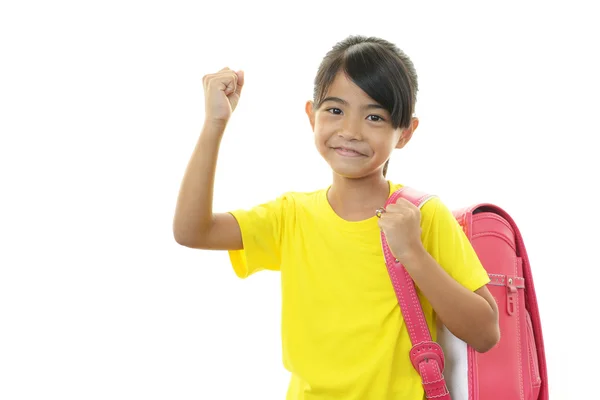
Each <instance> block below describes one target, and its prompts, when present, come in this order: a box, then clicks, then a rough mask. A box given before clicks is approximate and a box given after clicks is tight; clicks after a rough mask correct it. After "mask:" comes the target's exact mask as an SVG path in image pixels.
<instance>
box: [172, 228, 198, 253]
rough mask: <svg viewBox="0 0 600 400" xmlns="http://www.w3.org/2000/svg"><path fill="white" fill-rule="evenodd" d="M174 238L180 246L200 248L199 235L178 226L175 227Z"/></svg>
mask: <svg viewBox="0 0 600 400" xmlns="http://www.w3.org/2000/svg"><path fill="white" fill-rule="evenodd" d="M173 239H175V242H176V243H177V244H179V245H180V246H184V247H189V248H192V249H194V248H198V247H199V245H200V244H199V243H200V241H199V240H198V239H199V238H198V237H197V235H191V234H190V233H189V232H187V231H185V230H182V229H178V228H177V227H173Z"/></svg>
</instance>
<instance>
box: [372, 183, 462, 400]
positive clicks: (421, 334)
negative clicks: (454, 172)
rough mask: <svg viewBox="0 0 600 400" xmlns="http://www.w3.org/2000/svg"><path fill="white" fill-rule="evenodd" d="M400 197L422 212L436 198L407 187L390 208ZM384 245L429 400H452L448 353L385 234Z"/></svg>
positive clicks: (412, 354)
mask: <svg viewBox="0 0 600 400" xmlns="http://www.w3.org/2000/svg"><path fill="white" fill-rule="evenodd" d="M400 197H402V198H404V199H406V200H408V201H410V202H411V203H413V204H414V205H415V206H417V207H419V208H421V206H422V205H423V204H425V202H427V200H429V199H431V198H432V197H433V196H430V195H427V194H424V193H420V192H418V191H416V190H414V189H411V188H407V187H403V188H401V189H399V190H398V191H396V192H395V193H393V194H392V195H391V196H390V197H389V199H388V201H387V202H386V204H385V205H386V207H387V206H388V205H389V204H393V203H396V200H397V199H398V198H400ZM381 243H382V246H383V254H384V256H385V264H386V266H387V269H388V272H389V275H390V279H391V280H392V285H393V286H394V291H395V292H396V297H397V298H398V304H400V310H401V311H402V316H403V318H404V323H405V324H406V329H407V330H408V334H409V336H410V341H411V343H412V345H413V347H412V349H411V351H410V360H411V362H412V364H413V366H414V367H415V369H416V370H417V372H418V373H419V375H420V376H421V381H422V382H423V388H424V389H425V395H426V397H427V398H428V399H436V400H451V398H450V393H449V392H448V388H447V387H446V381H445V380H444V375H443V371H444V352H443V350H442V347H441V346H440V345H439V344H438V343H435V342H434V341H433V340H432V338H431V333H430V331H429V327H428V326H427V321H426V320H425V316H424V314H423V309H422V307H421V303H420V302H419V297H418V296H417V291H416V289H415V285H414V282H413V280H412V278H411V277H410V275H409V274H408V272H407V271H406V269H405V268H404V266H403V265H402V264H401V263H400V262H399V261H398V260H396V259H395V258H394V256H393V255H392V252H391V251H390V247H389V246H388V243H387V240H386V238H385V235H384V233H383V232H381Z"/></svg>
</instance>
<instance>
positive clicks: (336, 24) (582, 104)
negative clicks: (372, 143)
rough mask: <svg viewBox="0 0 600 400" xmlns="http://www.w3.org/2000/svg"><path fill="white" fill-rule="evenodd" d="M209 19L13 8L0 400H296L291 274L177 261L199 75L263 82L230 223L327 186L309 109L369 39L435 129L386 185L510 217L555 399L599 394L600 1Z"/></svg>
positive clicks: (5, 17) (9, 6) (423, 129)
mask: <svg viewBox="0 0 600 400" xmlns="http://www.w3.org/2000/svg"><path fill="white" fill-rule="evenodd" d="M201 3H202V2H186V3H184V2H173V1H170V2H166V1H164V2H155V1H152V2H141V1H140V2H134V1H103V2H76V1H71V2H66V1H55V2H41V1H39V2H32V1H29V2H28V1H19V2H17V1H12V2H8V1H6V2H3V3H2V6H0V57H1V62H0V124H1V125H0V130H1V134H2V135H1V142H0V167H1V169H0V174H1V191H2V192H1V193H2V195H1V197H0V204H1V207H0V218H1V219H0V268H1V270H0V274H1V275H0V399H3V400H17V399H36V400H37V399H50V398H57V399H58V398H60V399H63V400H66V399H78V400H79V399H114V400H116V399H128V400H129V399H145V400H149V399H238V398H244V399H283V398H284V395H285V391H286V388H287V383H288V374H287V372H286V371H285V370H284V369H283V366H282V363H281V350H280V346H281V345H280V336H279V323H280V317H279V301H280V294H279V285H278V284H279V281H278V278H279V276H278V274H277V273H272V272H264V273H260V274H257V275H255V276H252V277H251V278H249V279H247V280H240V279H238V278H236V277H235V275H234V273H233V271H232V270H231V268H230V266H229V260H228V257H227V254H226V253H222V252H207V251H199V250H191V249H187V248H184V247H181V246H179V245H177V244H176V243H175V241H174V240H173V236H172V229H171V227H172V226H171V224H172V218H173V213H174V207H175V201H176V198H177V194H178V190H179V185H180V182H181V178H182V176H183V173H184V170H185V167H186V165H187V162H188V159H189V156H190V155H191V152H192V149H193V147H194V145H195V142H196V140H197V138H198V134H199V131H200V128H201V126H202V121H203V112H204V98H203V88H202V79H201V78H202V76H203V75H204V74H208V73H213V72H216V71H217V70H219V69H221V68H223V67H225V66H228V67H230V68H234V69H244V70H245V73H246V85H245V88H244V92H243V93H242V99H241V102H240V104H239V107H238V109H237V110H236V111H235V113H234V115H233V118H232V120H231V123H230V125H229V127H228V129H227V132H226V135H225V138H224V140H223V144H222V149H221V155H220V159H219V166H218V172H217V174H218V176H217V183H216V188H215V210H216V211H226V210H230V209H234V208H239V207H250V206H252V205H254V204H257V203H259V202H262V201H265V200H269V199H271V198H273V197H275V196H277V195H279V194H281V193H282V192H284V191H287V190H292V189H293V190H313V189H317V188H321V187H323V186H325V185H328V184H329V180H330V177H331V176H330V172H329V170H328V167H327V165H326V164H325V163H324V162H323V161H322V160H321V159H320V158H319V155H318V153H317V152H316V150H315V149H314V148H313V142H312V136H311V134H312V132H311V130H310V125H309V124H308V120H307V118H306V116H305V114H304V103H305V101H306V100H308V99H309V98H310V97H311V95H312V80H313V78H314V75H315V73H316V70H317V67H318V64H319V62H320V60H321V58H322V57H323V56H324V55H325V53H326V52H327V51H328V50H329V49H330V48H331V46H333V45H334V44H335V43H336V42H337V41H339V40H342V39H344V38H345V37H346V36H347V35H349V34H363V35H374V36H380V37H383V38H386V39H388V40H390V41H393V42H395V43H396V44H397V45H398V46H399V47H400V48H402V49H404V50H405V51H406V52H407V53H408V55H409V56H410V57H411V58H412V60H413V61H414V63H415V66H416V68H417V71H418V74H419V80H420V81H419V84H420V92H419V97H418V104H417V115H418V116H419V117H420V120H421V124H420V126H419V128H418V130H417V131H416V133H415V136H414V138H413V140H412V142H411V143H410V144H409V145H408V146H407V147H406V148H405V149H404V150H401V151H399V152H398V153H395V155H394V156H393V158H392V161H391V164H390V170H389V175H388V176H389V177H390V178H391V179H392V180H394V181H397V182H401V183H404V184H407V185H411V186H415V187H417V188H419V189H422V190H426V191H430V192H434V193H436V194H438V195H440V196H441V197H442V198H443V199H444V200H445V201H446V203H447V204H448V205H449V206H450V207H452V208H455V207H462V206H464V205H469V204H471V203H475V202H480V201H489V202H493V203H497V204H498V205H500V206H502V207H503V208H505V209H506V210H507V211H508V212H509V213H511V214H512V215H513V217H514V218H515V219H516V221H517V223H518V224H519V226H520V228H521V230H522V233H523V235H524V238H525V242H526V245H527V248H528V251H529V256H530V259H531V262H532V268H533V273H534V278H535V283H536V289H537V295H538V300H539V306H540V312H541V314H542V319H543V324H544V336H545V343H546V351H547V362H548V370H549V376H550V390H551V399H553V400H554V399H557V400H558V399H577V398H584V394H587V395H586V396H585V398H590V397H589V396H590V395H592V394H593V393H595V392H597V390H595V389H594V387H595V386H593V385H594V384H595V382H596V380H595V375H596V374H595V373H593V372H592V371H594V370H595V368H596V367H597V365H596V362H594V363H593V362H592V361H595V360H597V357H598V350H597V346H595V343H596V342H597V340H596V333H595V332H596V331H595V330H593V329H592V328H591V326H590V324H592V321H596V320H597V318H595V315H596V306H597V305H598V301H597V300H596V296H595V294H596V292H597V289H596V287H597V280H596V274H597V272H596V271H597V269H598V267H599V266H600V265H599V264H600V262H599V261H598V258H597V256H596V254H597V252H596V248H597V247H598V243H597V241H598V238H599V236H600V235H599V234H598V224H599V223H600V221H599V218H598V213H597V207H598V206H597V196H595V195H596V194H597V192H598V190H597V188H596V186H595V184H596V181H597V176H598V172H599V171H600V168H599V165H598V157H597V150H596V149H597V147H595V146H596V145H594V144H593V143H597V136H598V134H599V133H600V129H599V128H600V124H599V122H598V105H599V104H598V103H599V102H598V97H599V95H598V93H599V90H600V80H599V78H598V71H600V62H599V61H598V58H597V56H598V37H600V29H599V28H598V24H597V13H595V12H594V7H593V6H592V5H593V4H594V2H592V1H590V2H576V1H568V2H567V1H562V2H547V1H546V2H531V1H529V2H527V1H525V2H515V3H508V2H502V3H497V4H496V3H494V4H492V3H490V2H471V3H467V2H464V1H459V2H456V1H454V2H438V3H431V2H427V3H426V2H419V5H418V6H417V5H414V4H412V3H416V2H411V4H409V2H399V1H393V2H392V1H390V2H377V1H367V2H358V3H354V4H352V3H349V2H345V1H344V2H323V3H322V4H318V5H317V3H315V2H308V1H299V2H296V3H294V4H292V3H289V4H288V3H287V2H279V3H275V2H273V3H271V4H267V3H264V2H257V1H248V2H232V1H229V2H220V1H219V2H218V1H214V2H211V3H210V4H209V5H201ZM283 4H285V6H284V5H283ZM594 353H595V357H596V358H595V359H594V357H592V354H594ZM592 397H593V395H592Z"/></svg>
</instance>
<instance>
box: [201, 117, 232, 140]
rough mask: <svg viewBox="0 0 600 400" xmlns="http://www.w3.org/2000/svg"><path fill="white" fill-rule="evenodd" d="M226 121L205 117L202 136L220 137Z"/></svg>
mask: <svg viewBox="0 0 600 400" xmlns="http://www.w3.org/2000/svg"><path fill="white" fill-rule="evenodd" d="M226 127H227V121H224V120H218V119H206V120H204V125H203V126H202V136H210V137H217V138H220V137H222V136H223V133H224V132H225V128H226Z"/></svg>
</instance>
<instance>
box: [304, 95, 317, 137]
mask: <svg viewBox="0 0 600 400" xmlns="http://www.w3.org/2000/svg"><path fill="white" fill-rule="evenodd" d="M313 107H314V103H313V102H312V101H311V100H309V101H307V102H306V106H305V107H304V111H305V112H306V115H307V116H308V120H309V122H310V126H311V128H312V130H313V131H314V130H315V113H314V109H313Z"/></svg>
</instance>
